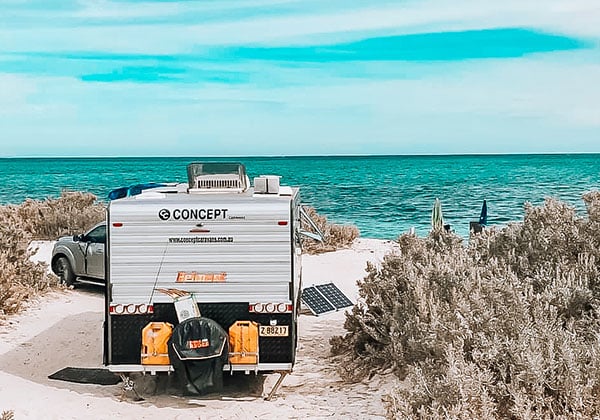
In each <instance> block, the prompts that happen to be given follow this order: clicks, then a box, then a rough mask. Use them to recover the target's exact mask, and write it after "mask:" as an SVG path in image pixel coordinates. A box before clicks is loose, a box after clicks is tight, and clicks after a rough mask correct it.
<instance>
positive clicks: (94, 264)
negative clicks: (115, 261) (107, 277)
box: [85, 225, 106, 279]
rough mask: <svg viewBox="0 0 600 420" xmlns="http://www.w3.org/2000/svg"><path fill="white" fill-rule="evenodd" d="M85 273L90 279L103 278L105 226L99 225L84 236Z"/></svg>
mask: <svg viewBox="0 0 600 420" xmlns="http://www.w3.org/2000/svg"><path fill="white" fill-rule="evenodd" d="M85 241H86V242H87V245H86V247H85V249H86V255H85V257H86V273H87V275H88V276H90V277H95V278H99V279H101V278H104V246H105V244H106V226H105V225H101V226H98V227H96V228H95V229H93V230H91V231H90V232H88V233H87V234H86V235H85Z"/></svg>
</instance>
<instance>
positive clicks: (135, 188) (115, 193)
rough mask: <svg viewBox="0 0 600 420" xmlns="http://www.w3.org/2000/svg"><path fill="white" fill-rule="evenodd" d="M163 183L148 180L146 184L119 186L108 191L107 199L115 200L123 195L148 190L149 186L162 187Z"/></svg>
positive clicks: (129, 195) (127, 195) (131, 194)
mask: <svg viewBox="0 0 600 420" xmlns="http://www.w3.org/2000/svg"><path fill="white" fill-rule="evenodd" d="M164 186H165V184H157V183H155V182H149V183H146V184H136V185H132V186H130V187H121V188H117V189H114V190H112V191H111V192H109V193H108V199H109V200H117V199H119V198H123V197H131V196H133V195H138V194H141V193H142V191H144V190H149V189H150V188H157V187H164Z"/></svg>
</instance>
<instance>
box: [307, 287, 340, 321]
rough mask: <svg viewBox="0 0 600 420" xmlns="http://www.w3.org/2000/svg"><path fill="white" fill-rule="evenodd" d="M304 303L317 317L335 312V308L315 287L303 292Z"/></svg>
mask: <svg viewBox="0 0 600 420" xmlns="http://www.w3.org/2000/svg"><path fill="white" fill-rule="evenodd" d="M302 302H304V304H305V305H306V306H308V309H310V311H311V312H312V313H313V314H314V315H316V316H319V315H322V314H324V313H327V312H333V311H335V306H333V304H332V303H330V302H328V301H327V299H325V297H324V296H323V295H322V294H321V292H319V291H318V290H317V288H316V287H315V286H311V287H307V288H306V289H303V290H302Z"/></svg>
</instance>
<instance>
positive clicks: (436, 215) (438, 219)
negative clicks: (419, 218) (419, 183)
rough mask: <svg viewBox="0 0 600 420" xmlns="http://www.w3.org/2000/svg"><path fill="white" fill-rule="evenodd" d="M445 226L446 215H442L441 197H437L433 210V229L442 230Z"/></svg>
mask: <svg viewBox="0 0 600 420" xmlns="http://www.w3.org/2000/svg"><path fill="white" fill-rule="evenodd" d="M443 228H444V217H443V216H442V203H441V202H440V199H439V198H436V199H435V202H434V203H433V210H432V212H431V229H432V230H442V229H443Z"/></svg>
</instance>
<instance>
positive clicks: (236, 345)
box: [229, 321, 258, 365]
mask: <svg viewBox="0 0 600 420" xmlns="http://www.w3.org/2000/svg"><path fill="white" fill-rule="evenodd" d="M229 363H230V364H232V365H257V364H258V324H257V323H256V322H253V321H236V322H235V323H234V324H233V325H232V326H231V327H229Z"/></svg>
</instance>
